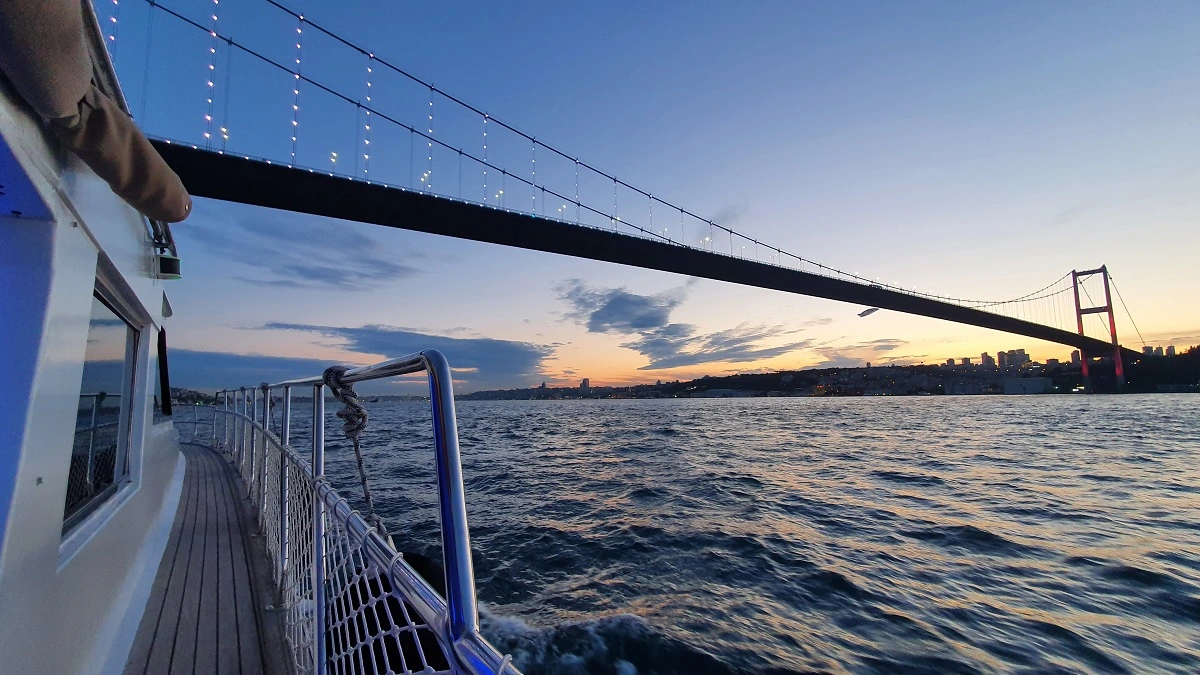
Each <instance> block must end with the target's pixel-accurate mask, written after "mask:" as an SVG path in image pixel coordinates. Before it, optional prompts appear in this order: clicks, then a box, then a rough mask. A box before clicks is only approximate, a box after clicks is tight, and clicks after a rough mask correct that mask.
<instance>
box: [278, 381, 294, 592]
mask: <svg viewBox="0 0 1200 675" xmlns="http://www.w3.org/2000/svg"><path fill="white" fill-rule="evenodd" d="M279 435H280V436H279V440H280V444H281V445H282V446H283V449H282V450H281V451H280V453H279V561H278V562H279V570H278V583H277V584H276V587H278V588H280V589H282V588H283V582H284V577H285V576H286V575H287V564H288V488H289V485H288V458H287V449H288V448H289V447H290V446H291V442H292V388H291V387H284V388H283V415H282V419H281V420H280V426H279Z"/></svg>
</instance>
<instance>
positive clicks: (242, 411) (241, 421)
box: [235, 387, 246, 474]
mask: <svg viewBox="0 0 1200 675" xmlns="http://www.w3.org/2000/svg"><path fill="white" fill-rule="evenodd" d="M236 396H238V399H236V401H238V406H236V407H238V418H236V419H235V422H236V425H238V473H239V474H241V464H242V461H244V460H245V459H246V425H245V419H246V388H245V387H242V388H241V389H239V390H238V394H236Z"/></svg>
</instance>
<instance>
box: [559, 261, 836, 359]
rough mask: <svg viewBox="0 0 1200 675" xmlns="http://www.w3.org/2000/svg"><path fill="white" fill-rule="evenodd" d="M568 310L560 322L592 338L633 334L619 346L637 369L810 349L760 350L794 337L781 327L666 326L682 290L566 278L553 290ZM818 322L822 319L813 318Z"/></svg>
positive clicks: (806, 343)
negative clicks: (637, 359)
mask: <svg viewBox="0 0 1200 675" xmlns="http://www.w3.org/2000/svg"><path fill="white" fill-rule="evenodd" d="M556 290H557V292H558V295H559V298H560V299H562V300H564V301H565V302H567V303H568V304H569V305H570V310H569V311H568V312H567V313H566V317H567V318H569V319H573V320H575V321H577V322H578V323H581V324H583V325H585V326H587V329H588V331H589V332H592V333H610V334H616V335H636V337H635V338H634V339H632V340H630V341H629V342H624V343H622V344H621V346H622V347H625V348H627V349H632V350H633V351H636V352H638V353H639V354H641V355H643V356H645V357H646V358H647V359H649V361H650V362H649V363H648V364H646V365H645V366H642V367H641V368H639V370H659V369H663V368H678V367H681V366H694V365H699V364H702V363H717V362H724V363H744V362H749V361H758V360H761V359H769V358H773V357H776V356H782V355H783V354H787V353H789V352H792V351H795V350H797V349H803V348H805V347H808V346H810V345H811V342H810V341H809V340H802V341H794V342H788V343H785V344H781V345H775V346H763V345H762V344H761V343H762V342H763V341H764V340H768V339H771V338H778V337H781V336H784V335H790V334H793V333H796V332H797V331H796V330H792V329H787V328H785V327H784V326H753V325H749V324H745V323H743V324H739V325H738V326H736V327H734V328H730V329H726V330H723V331H717V332H715V333H707V334H701V333H700V332H699V331H698V330H697V328H696V327H695V326H694V325H692V324H688V323H672V322H671V312H673V311H674V310H675V309H676V308H677V307H679V306H680V305H681V304H682V303H683V301H684V300H685V299H686V286H685V287H682V288H675V289H671V290H668V291H664V292H662V293H657V294H654V295H638V294H636V293H631V292H630V291H628V290H626V289H625V288H593V287H589V286H587V285H585V284H584V283H583V282H581V281H579V280H578V279H570V280H567V281H565V282H563V283H561V284H559V285H558V286H557V288H556ZM817 321H818V322H819V323H827V322H828V320H824V319H818V320H817Z"/></svg>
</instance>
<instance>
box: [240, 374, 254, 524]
mask: <svg viewBox="0 0 1200 675" xmlns="http://www.w3.org/2000/svg"><path fill="white" fill-rule="evenodd" d="M250 400H251V403H250V412H249V415H248V418H247V420H246V428H247V429H249V431H250V466H248V467H247V470H246V472H245V473H243V474H242V477H243V478H245V479H246V496H247V497H249V498H250V500H251V501H253V500H254V469H255V467H256V466H257V464H256V462H257V461H258V439H257V438H256V436H257V434H255V433H254V431H255V430H254V423H255V421H256V420H258V390H257V389H252V390H251V391H250Z"/></svg>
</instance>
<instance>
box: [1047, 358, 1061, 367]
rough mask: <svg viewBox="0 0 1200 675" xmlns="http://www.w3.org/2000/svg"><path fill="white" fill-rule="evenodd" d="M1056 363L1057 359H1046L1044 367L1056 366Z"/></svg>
mask: <svg viewBox="0 0 1200 675" xmlns="http://www.w3.org/2000/svg"><path fill="white" fill-rule="evenodd" d="M1057 365H1058V359H1046V367H1047V368H1049V367H1050V366H1057Z"/></svg>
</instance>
